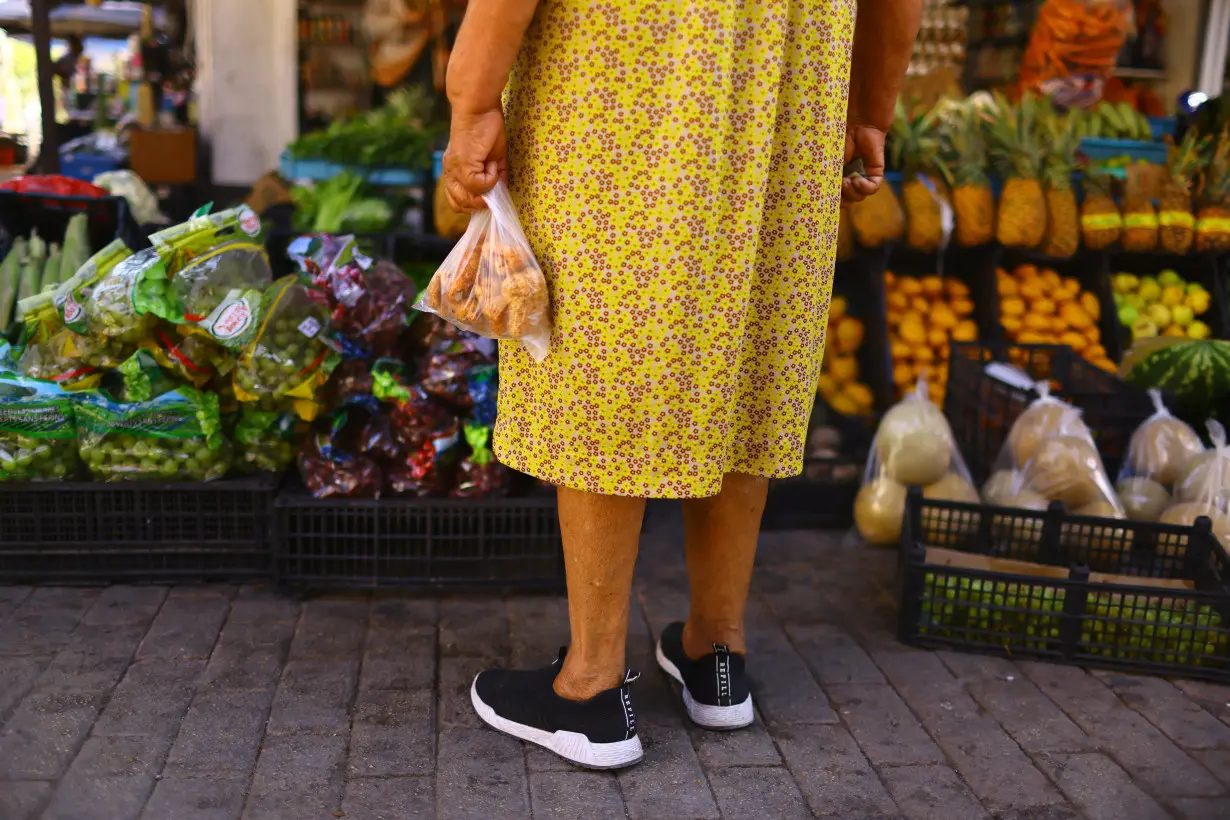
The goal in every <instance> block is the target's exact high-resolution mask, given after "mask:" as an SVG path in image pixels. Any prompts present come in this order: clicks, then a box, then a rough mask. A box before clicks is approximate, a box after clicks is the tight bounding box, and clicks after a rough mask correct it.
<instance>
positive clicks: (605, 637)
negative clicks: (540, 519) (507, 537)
mask: <svg viewBox="0 0 1230 820" xmlns="http://www.w3.org/2000/svg"><path fill="white" fill-rule="evenodd" d="M644 517H645V500H644V499H640V498H620V497H617V496H606V495H595V494H594V493H586V492H581V491H579V490H569V489H566V488H564V487H560V489H559V520H560V529H561V530H562V531H563V537H564V566H565V569H566V571H567V577H568V620H569V622H570V624H571V627H572V642H571V645H570V646H569V647H568V656H567V657H566V658H565V659H564V668H563V669H562V670H560V673H559V675H557V676H556V678H555V692H556V694H558V695H560V696H561V697H564V698H568V699H570V700H587V699H588V698H591V697H593V696H594V695H596V694H598V693H599V692H602V691H604V690H606V689H610V688H612V687H615V686H619V685H620V684H621V683H623V679H624V670H625V669H626V659H625V657H624V653H625V646H626V644H627V638H628V601H629V599H630V598H631V596H632V571H633V568H634V567H635V566H636V551H637V547H638V545H639V544H640V538H641V522H642V521H643V519H644Z"/></svg>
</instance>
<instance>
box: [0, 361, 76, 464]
mask: <svg viewBox="0 0 1230 820" xmlns="http://www.w3.org/2000/svg"><path fill="white" fill-rule="evenodd" d="M80 467H81V463H80V461H78V459H77V428H76V426H75V424H74V415H73V398H72V396H70V395H69V394H68V393H66V392H65V391H63V390H61V389H60V388H59V387H57V386H56V385H54V384H51V383H50V382H44V381H38V380H36V379H27V378H22V377H21V376H18V375H16V374H14V373H6V374H4V375H3V376H0V482H4V481H64V480H66V479H71V478H74V477H76V475H77V473H78V471H79V469H80Z"/></svg>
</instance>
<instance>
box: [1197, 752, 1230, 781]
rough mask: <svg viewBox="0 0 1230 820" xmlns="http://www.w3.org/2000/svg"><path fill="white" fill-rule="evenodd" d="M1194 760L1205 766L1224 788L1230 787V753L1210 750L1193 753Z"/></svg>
mask: <svg viewBox="0 0 1230 820" xmlns="http://www.w3.org/2000/svg"><path fill="white" fill-rule="evenodd" d="M1191 755H1192V758H1193V759H1194V760H1196V761H1197V762H1198V763H1200V765H1202V766H1204V767H1205V768H1206V769H1208V770H1209V771H1210V772H1212V773H1213V776H1214V777H1216V778H1217V779H1218V780H1220V781H1221V783H1222V785H1223V786H1227V787H1230V752H1226V751H1222V750H1220V749H1209V750H1205V751H1196V752H1192V753H1191Z"/></svg>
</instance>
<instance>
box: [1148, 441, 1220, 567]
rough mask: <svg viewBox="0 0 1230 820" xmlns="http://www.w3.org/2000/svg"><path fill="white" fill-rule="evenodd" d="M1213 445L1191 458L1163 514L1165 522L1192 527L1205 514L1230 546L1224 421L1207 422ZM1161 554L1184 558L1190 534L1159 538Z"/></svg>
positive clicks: (1161, 518) (1217, 532)
mask: <svg viewBox="0 0 1230 820" xmlns="http://www.w3.org/2000/svg"><path fill="white" fill-rule="evenodd" d="M1206 425H1207V429H1208V431H1209V440H1210V441H1212V442H1213V448H1212V449H1211V450H1206V451H1204V452H1203V453H1200V454H1199V455H1197V456H1194V457H1193V458H1192V459H1191V460H1189V461H1188V463H1187V465H1186V466H1185V467H1184V468H1183V470H1182V471H1181V474H1180V476H1179V478H1178V479H1177V480H1176V482H1175V485H1174V502H1173V503H1172V504H1171V505H1170V506H1169V507H1167V508H1166V509H1165V510H1164V511H1163V512H1162V514H1161V516H1159V518H1158V521H1159V522H1161V523H1162V524H1175V525H1177V526H1181V527H1190V526H1192V525H1193V524H1195V523H1196V519H1197V518H1199V517H1201V516H1205V517H1207V518H1208V519H1209V522H1210V523H1211V524H1212V525H1213V534H1214V535H1215V536H1217V539H1218V540H1219V541H1220V542H1221V544H1222V546H1224V547H1230V516H1228V515H1227V514H1226V508H1227V503H1230V446H1227V444H1226V429H1225V428H1224V427H1222V425H1221V422H1219V421H1216V420H1214V419H1209V421H1208V422H1207V423H1206ZM1157 551H1158V554H1160V555H1163V556H1167V557H1171V558H1180V557H1182V556H1183V554H1184V553H1185V552H1186V551H1187V536H1184V535H1166V536H1162V537H1160V538H1159V539H1158V544H1157Z"/></svg>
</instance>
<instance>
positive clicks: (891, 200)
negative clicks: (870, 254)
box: [847, 181, 905, 248]
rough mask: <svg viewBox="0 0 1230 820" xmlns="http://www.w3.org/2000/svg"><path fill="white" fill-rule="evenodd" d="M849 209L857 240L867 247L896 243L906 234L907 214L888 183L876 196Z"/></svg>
mask: <svg viewBox="0 0 1230 820" xmlns="http://www.w3.org/2000/svg"><path fill="white" fill-rule="evenodd" d="M847 210H849V212H850V224H851V225H852V226H853V227H854V237H855V238H856V239H857V240H858V244H860V245H862V246H863V247H865V248H878V247H880V246H881V245H886V244H888V243H889V242H896V241H897V240H898V239H900V238H901V237H902V236H903V235H904V234H905V211H903V210H902V209H901V202H900V201H899V200H898V199H897V195H896V194H895V193H893V186H891V185H889V184H888V182H887V181H884V182H881V183H880V187H879V189H878V190H877V191H876V192H875V193H874V194H872V195H871V196H869V197H867V198H866V199H864V200H863V201H862V202H855V203H854V204H852V205H850V207H849V208H848V209H847Z"/></svg>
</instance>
